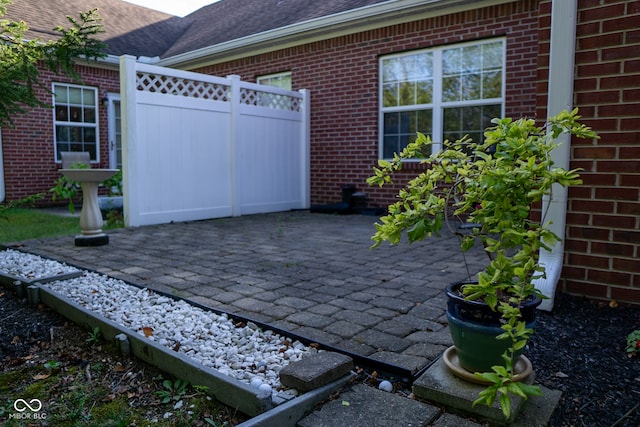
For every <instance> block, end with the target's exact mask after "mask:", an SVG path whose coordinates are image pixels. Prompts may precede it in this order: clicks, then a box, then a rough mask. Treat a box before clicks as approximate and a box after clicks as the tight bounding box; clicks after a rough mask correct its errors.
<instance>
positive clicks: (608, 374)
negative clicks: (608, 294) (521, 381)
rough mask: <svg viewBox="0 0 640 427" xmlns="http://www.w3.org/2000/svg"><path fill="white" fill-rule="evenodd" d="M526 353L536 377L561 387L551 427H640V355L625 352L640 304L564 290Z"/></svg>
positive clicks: (542, 316) (639, 318) (638, 324)
mask: <svg viewBox="0 0 640 427" xmlns="http://www.w3.org/2000/svg"><path fill="white" fill-rule="evenodd" d="M537 319H538V320H537V326H536V333H535V335H534V336H533V338H532V339H531V342H530V345H529V350H527V352H526V354H527V357H528V358H529V359H530V360H531V362H532V364H533V367H534V371H535V374H536V380H537V382H538V383H540V384H542V385H544V386H545V387H548V388H551V389H555V390H560V391H562V398H561V400H560V404H559V406H558V407H557V409H556V410H555V412H554V414H553V418H552V420H551V423H550V425H552V426H589V427H591V426H614V425H615V426H628V427H631V426H633V427H638V426H640V407H639V405H640V358H638V357H634V358H629V357H628V356H627V353H626V351H625V348H626V338H627V335H629V333H631V332H632V331H634V330H636V329H640V307H615V308H612V307H610V306H609V305H608V304H604V303H597V302H593V301H589V300H587V299H583V298H577V297H570V296H566V295H561V296H559V298H558V299H557V300H556V304H555V308H554V311H553V312H552V313H545V312H539V313H538V318H537Z"/></svg>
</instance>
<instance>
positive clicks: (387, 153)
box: [382, 135, 400, 159]
mask: <svg viewBox="0 0 640 427" xmlns="http://www.w3.org/2000/svg"><path fill="white" fill-rule="evenodd" d="M398 146H399V145H398V137H397V136H396V135H394V136H385V137H384V142H383V147H382V157H383V158H385V159H390V158H392V157H393V153H399V152H400V151H399V150H398Z"/></svg>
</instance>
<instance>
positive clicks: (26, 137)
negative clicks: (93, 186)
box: [2, 66, 120, 206]
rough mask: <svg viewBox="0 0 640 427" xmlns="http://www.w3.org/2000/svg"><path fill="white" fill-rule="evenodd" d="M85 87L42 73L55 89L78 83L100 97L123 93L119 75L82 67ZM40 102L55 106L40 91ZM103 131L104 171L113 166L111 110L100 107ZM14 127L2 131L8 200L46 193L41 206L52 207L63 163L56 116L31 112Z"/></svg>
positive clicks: (43, 80)
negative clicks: (59, 159) (57, 154)
mask: <svg viewBox="0 0 640 427" xmlns="http://www.w3.org/2000/svg"><path fill="white" fill-rule="evenodd" d="M77 70H78V72H79V73H80V75H81V76H82V83H79V82H74V81H72V80H70V79H68V78H64V77H62V76H56V75H54V74H53V73H49V72H42V75H41V83H42V84H43V86H44V88H46V89H49V90H50V89H51V87H52V83H54V82H56V83H74V84H83V85H87V86H93V87H96V88H98V97H99V98H101V97H103V96H106V94H107V92H120V81H119V77H118V73H117V71H112V70H106V69H99V68H94V67H88V66H78V67H77ZM38 93H39V95H38V96H39V98H40V100H42V101H43V102H46V103H48V104H51V103H52V100H51V94H50V93H48V92H46V91H45V90H44V89H41V88H40V89H38ZM98 116H99V127H100V167H108V166H109V153H108V151H107V150H108V136H109V135H108V131H107V108H106V107H104V106H103V105H102V104H101V103H100V102H99V103H98ZM13 120H14V126H6V127H4V128H3V129H2V149H3V158H4V177H5V193H6V194H5V198H6V200H17V199H21V198H23V197H26V196H28V195H32V194H36V193H46V195H45V199H43V200H42V201H41V202H40V205H43V206H44V205H50V204H51V196H50V194H49V193H48V191H49V189H50V188H51V187H53V186H54V184H55V181H56V180H57V179H58V178H59V177H60V173H59V172H58V169H60V167H61V165H60V163H57V164H56V162H55V158H54V153H55V151H54V137H53V132H54V131H53V112H52V110H51V108H46V107H38V108H32V109H29V110H28V112H27V113H26V114H22V115H18V116H16V117H14V118H13Z"/></svg>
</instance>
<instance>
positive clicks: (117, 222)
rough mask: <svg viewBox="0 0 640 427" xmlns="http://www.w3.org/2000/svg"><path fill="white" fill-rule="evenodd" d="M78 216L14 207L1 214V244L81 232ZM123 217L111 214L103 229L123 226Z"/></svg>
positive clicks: (72, 234)
mask: <svg viewBox="0 0 640 427" xmlns="http://www.w3.org/2000/svg"><path fill="white" fill-rule="evenodd" d="M79 221H80V220H79V218H78V217H66V216H59V215H54V214H50V213H47V212H43V211H41V210H38V209H24V208H12V209H7V210H5V211H4V212H2V215H1V216H0V244H2V243H10V242H19V241H21V240H29V239H39V238H43V237H57V236H74V235H76V234H79V233H80V224H79ZM122 226H123V225H122V220H121V218H117V217H116V215H110V217H109V221H108V222H107V223H106V224H105V227H103V229H106V230H108V229H113V228H119V227H122Z"/></svg>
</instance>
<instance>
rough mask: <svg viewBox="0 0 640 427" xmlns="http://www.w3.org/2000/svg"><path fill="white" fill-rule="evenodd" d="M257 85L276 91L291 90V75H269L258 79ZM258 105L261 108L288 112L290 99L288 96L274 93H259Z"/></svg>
mask: <svg viewBox="0 0 640 427" xmlns="http://www.w3.org/2000/svg"><path fill="white" fill-rule="evenodd" d="M256 80H257V83H258V84H261V85H265V86H272V87H276V88H278V89H284V90H291V73H289V72H287V73H278V74H269V75H266V76H261V77H258V78H257V79H256ZM258 96H259V97H258V105H260V106H261V107H269V108H275V109H279V110H287V111H288V110H290V109H291V99H290V98H289V97H288V96H284V95H278V94H274V93H266V92H260V93H259V95H258Z"/></svg>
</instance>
